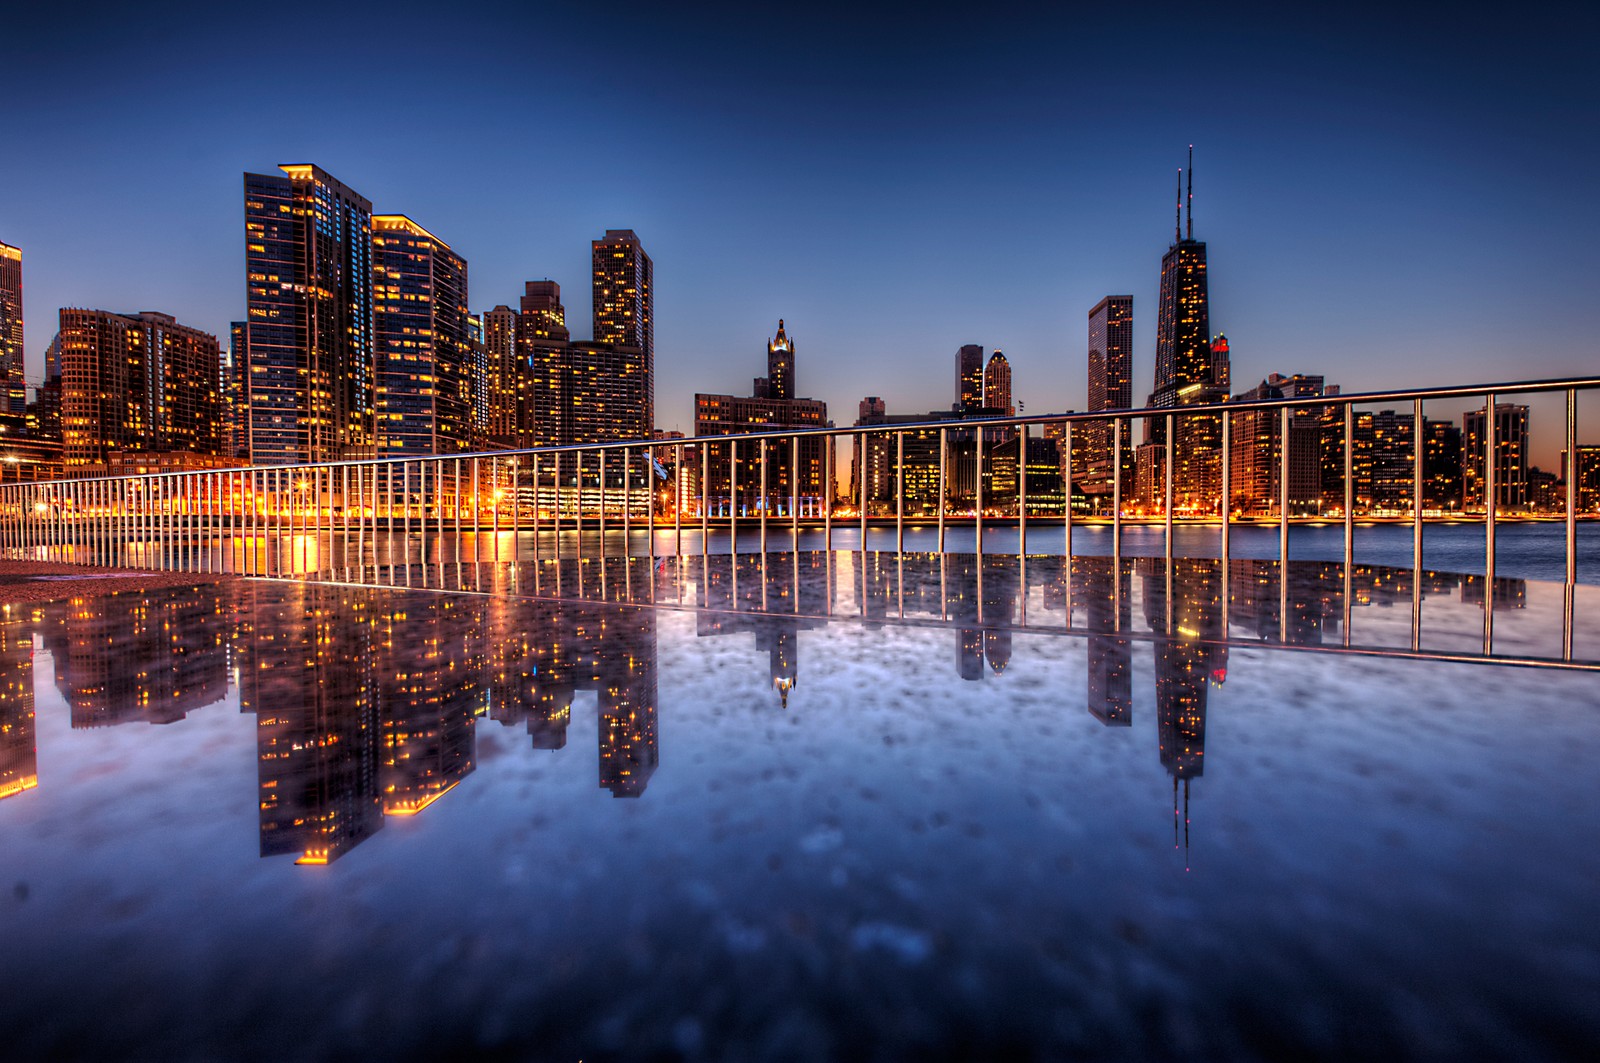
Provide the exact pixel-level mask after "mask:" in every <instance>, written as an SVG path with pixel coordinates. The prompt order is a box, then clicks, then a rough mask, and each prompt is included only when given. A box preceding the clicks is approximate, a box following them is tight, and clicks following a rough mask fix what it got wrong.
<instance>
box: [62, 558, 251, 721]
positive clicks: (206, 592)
mask: <svg viewBox="0 0 1600 1063" xmlns="http://www.w3.org/2000/svg"><path fill="white" fill-rule="evenodd" d="M232 593H233V589H232V585H231V584H201V585H197V586H194V587H176V588H171V589H169V590H165V591H162V592H160V593H157V594H144V593H138V592H126V593H120V594H106V595H100V596H96V597H89V596H80V597H76V598H71V599H67V600H65V601H59V602H50V603H47V604H46V605H45V606H43V607H42V610H41V612H42V616H41V621H42V624H41V626H42V630H43V633H44V641H45V647H46V648H47V649H49V650H50V652H51V656H52V657H53V658H54V660H55V684H56V687H57V689H59V690H60V691H61V694H62V696H63V697H64V698H66V700H67V703H68V704H69V705H70V706H71V707H72V726H73V727H74V728H81V727H109V726H113V725H115V724H122V723H136V722H144V723H172V722H174V721H176V720H181V719H183V718H184V717H185V716H186V715H188V714H189V713H190V712H193V711H194V710H196V709H201V708H205V707H206V706H207V705H214V704H216V703H217V702H219V701H221V700H222V699H223V698H224V697H225V696H226V695H227V692H228V652H227V650H228V645H229V642H230V641H231V639H230V621H231V613H232V608H233V607H232V598H231V595H232Z"/></svg>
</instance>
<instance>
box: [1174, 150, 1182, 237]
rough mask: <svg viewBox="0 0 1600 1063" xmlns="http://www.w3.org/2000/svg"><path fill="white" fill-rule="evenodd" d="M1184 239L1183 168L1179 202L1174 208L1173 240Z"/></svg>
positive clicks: (1180, 172)
mask: <svg viewBox="0 0 1600 1063" xmlns="http://www.w3.org/2000/svg"><path fill="white" fill-rule="evenodd" d="M1182 239H1183V168H1182V167H1179V168H1178V202H1177V203H1176V204H1175V205H1174V206H1173V208H1172V240H1173V242H1174V243H1176V242H1177V241H1179V240H1182Z"/></svg>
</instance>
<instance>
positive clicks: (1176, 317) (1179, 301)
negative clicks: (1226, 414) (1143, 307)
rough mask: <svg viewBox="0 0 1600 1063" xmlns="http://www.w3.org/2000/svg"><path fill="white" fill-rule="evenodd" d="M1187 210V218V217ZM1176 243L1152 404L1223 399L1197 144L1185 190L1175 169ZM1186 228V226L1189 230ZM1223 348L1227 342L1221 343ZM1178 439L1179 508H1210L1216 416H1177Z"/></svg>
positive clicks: (1152, 438)
mask: <svg viewBox="0 0 1600 1063" xmlns="http://www.w3.org/2000/svg"><path fill="white" fill-rule="evenodd" d="M1185 213H1187V218H1186V217H1185ZM1175 215H1176V216H1175V219H1174V224H1173V234H1172V245H1171V246H1170V247H1168V248H1167V253H1166V254H1165V255H1163V256H1162V257H1161V292H1160V297H1159V299H1158V300H1157V305H1156V366H1155V382H1154V383H1155V386H1154V388H1153V390H1152V391H1151V393H1150V399H1149V402H1148V405H1150V406H1153V407H1157V408H1170V407H1178V406H1198V405H1206V404H1210V403H1218V402H1226V401H1227V398H1228V366H1227V358H1226V354H1223V355H1222V357H1221V358H1220V360H1219V358H1218V357H1217V355H1216V354H1215V353H1214V352H1213V350H1212V346H1211V303H1210V297H1209V292H1208V284H1207V279H1206V245H1205V241H1203V240H1196V239H1195V238H1194V145H1192V144H1191V145H1190V146H1189V167H1188V197H1187V212H1186V211H1185V196H1184V171H1183V170H1179V171H1178V197H1177V203H1176V208H1175ZM1186 230H1187V231H1186ZM1224 350H1225V348H1224ZM1146 425H1147V428H1146V433H1147V435H1146V442H1156V443H1164V442H1165V441H1166V440H1165V424H1164V422H1163V421H1162V420H1161V419H1157V418H1152V419H1151V420H1149V421H1147V422H1146ZM1176 433H1177V438H1176V439H1175V440H1174V443H1175V447H1174V457H1173V470H1172V476H1173V488H1174V507H1175V508H1176V509H1178V510H1184V511H1189V512H1198V511H1207V512H1210V511H1213V510H1214V509H1215V507H1216V505H1217V499H1218V495H1219V493H1220V491H1221V486H1222V459H1221V448H1222V427H1221V422H1220V420H1219V419H1218V418H1217V417H1216V416H1215V415H1210V416H1196V417H1184V418H1180V419H1179V421H1178V422H1177V426H1176Z"/></svg>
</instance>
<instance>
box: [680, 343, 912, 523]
mask: <svg viewBox="0 0 1600 1063" xmlns="http://www.w3.org/2000/svg"><path fill="white" fill-rule="evenodd" d="M778 339H779V340H782V341H783V343H784V347H783V348H782V349H781V350H779V351H776V352H775V351H774V349H773V348H774V344H775V343H776V341H769V342H768V345H767V351H768V354H767V366H768V375H767V376H766V377H757V378H755V384H756V387H755V391H756V394H754V395H752V396H750V397H748V398H746V397H744V396H742V395H709V394H703V393H702V394H696V395H695V397H694V434H695V435H697V436H708V435H732V434H735V433H737V434H744V433H749V432H770V431H773V430H774V429H779V428H822V427H825V426H826V425H827V424H828V405H827V403H825V402H821V401H819V400H817V399H806V398H795V397H792V396H791V397H790V398H778V397H776V396H775V395H774V394H773V391H772V386H771V382H772V371H773V367H774V363H777V368H778V371H779V373H780V374H781V375H783V376H785V377H786V378H787V379H786V381H785V383H784V384H783V388H784V389H785V390H789V389H792V388H793V386H794V373H795V368H794V345H793V343H792V341H790V340H789V338H788V336H787V335H786V334H785V333H784V330H783V322H782V321H781V320H780V321H779V322H778ZM763 393H764V394H763ZM880 406H881V403H880ZM761 453H762V447H761V446H760V445H758V444H753V443H751V444H746V445H745V446H743V447H741V448H739V472H738V479H739V485H738V486H739V490H738V495H739V497H738V499H737V501H733V500H732V499H731V496H732V494H733V490H732V488H733V482H732V476H733V474H732V472H731V471H730V469H729V467H728V466H729V454H728V450H727V447H726V445H712V446H711V455H710V479H709V480H708V481H707V486H708V490H709V495H710V497H711V498H713V499H715V498H717V497H719V496H720V497H721V498H723V499H724V500H728V502H729V504H735V505H742V506H750V507H759V506H762V505H766V506H770V507H772V509H773V510H775V511H778V512H785V513H787V512H788V511H789V507H790V506H797V507H800V508H801V509H802V510H805V511H813V510H815V509H816V508H818V507H819V506H820V505H821V501H822V496H823V492H824V490H825V486H826V485H825V484H824V479H825V472H824V462H825V459H826V453H825V449H824V446H823V442H822V440H821V439H816V438H808V439H804V440H801V442H800V450H799V454H798V455H795V454H793V453H791V451H790V449H789V446H788V444H786V443H776V442H775V443H768V444H766V453H767V458H768V465H769V469H768V472H769V476H768V480H767V497H766V499H762V497H761V490H760V488H761V473H760V468H761ZM796 458H798V472H799V479H798V482H792V481H794V479H795V478H794V476H793V475H792V473H791V467H793V466H794V465H795V463H796ZM754 511H755V510H754V509H752V512H754Z"/></svg>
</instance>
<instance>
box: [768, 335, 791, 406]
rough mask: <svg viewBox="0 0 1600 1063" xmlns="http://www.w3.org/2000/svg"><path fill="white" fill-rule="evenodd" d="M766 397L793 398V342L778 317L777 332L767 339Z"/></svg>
mask: <svg viewBox="0 0 1600 1063" xmlns="http://www.w3.org/2000/svg"><path fill="white" fill-rule="evenodd" d="M766 388H767V398H769V399H792V398H794V343H793V341H791V340H790V339H789V336H788V334H787V333H785V332H784V331H783V318H781V317H780V318H779V319H778V334H777V335H776V336H774V337H773V338H772V339H770V340H768V341H767V379H766Z"/></svg>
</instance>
